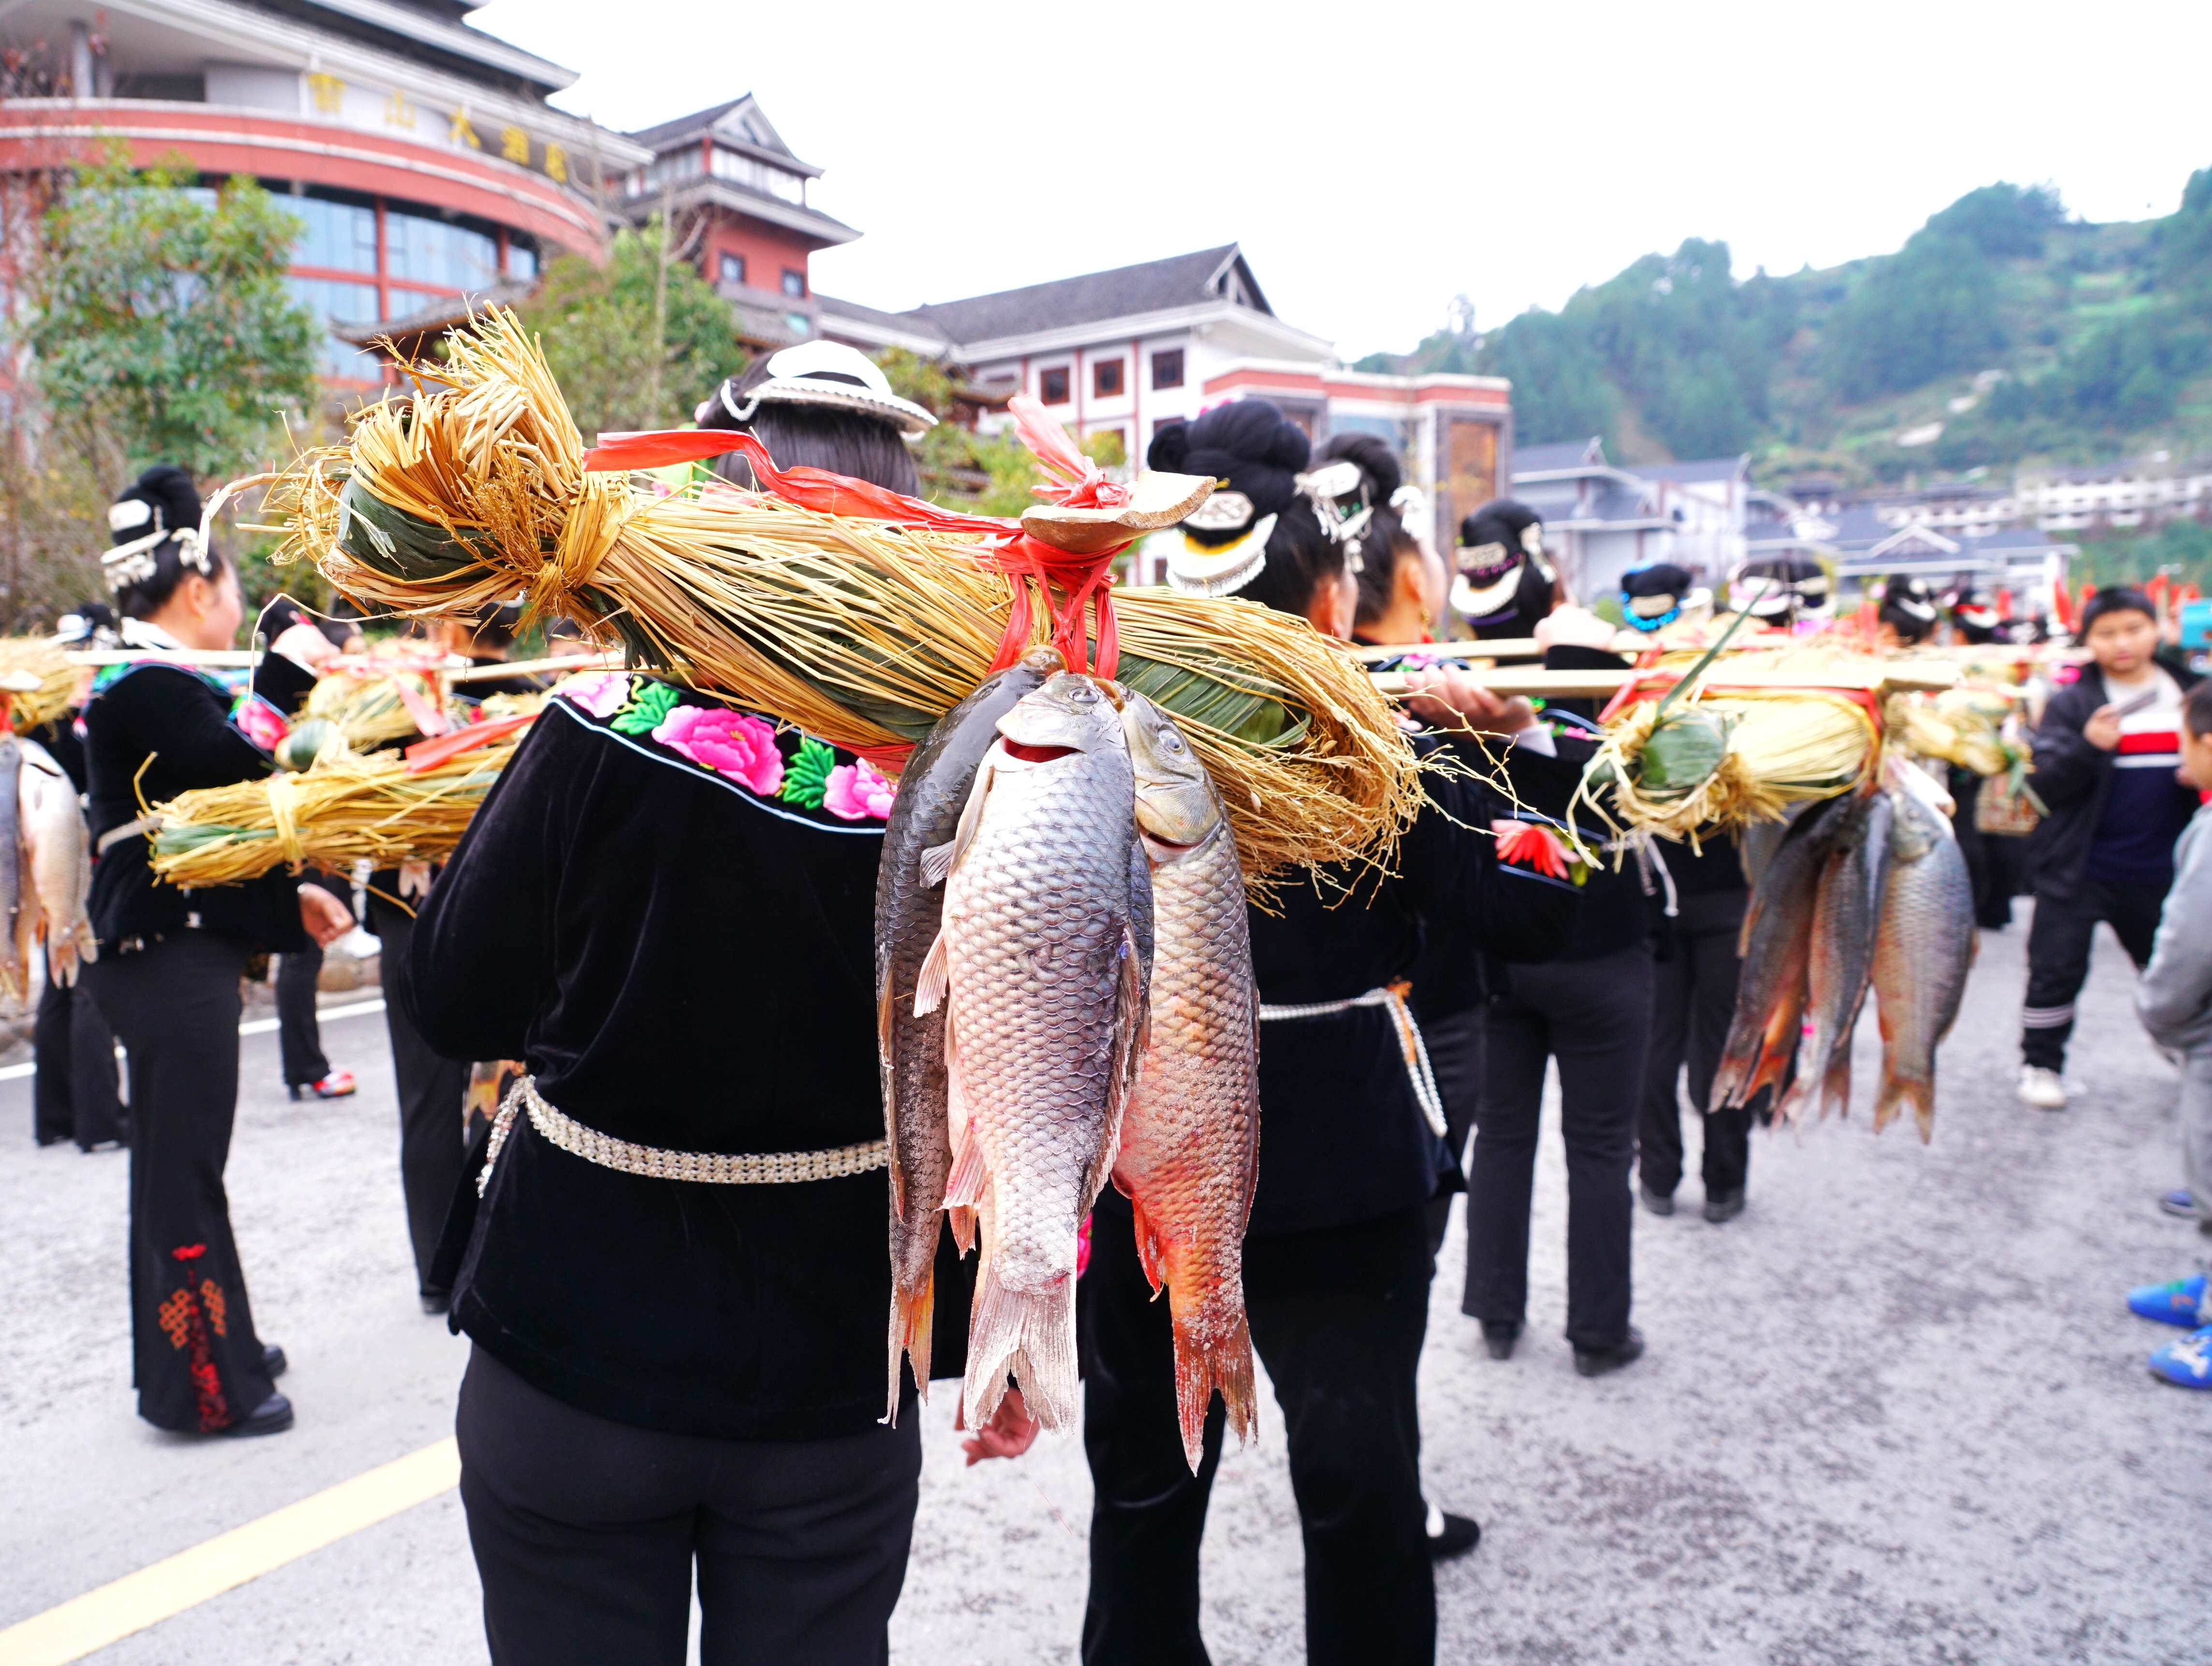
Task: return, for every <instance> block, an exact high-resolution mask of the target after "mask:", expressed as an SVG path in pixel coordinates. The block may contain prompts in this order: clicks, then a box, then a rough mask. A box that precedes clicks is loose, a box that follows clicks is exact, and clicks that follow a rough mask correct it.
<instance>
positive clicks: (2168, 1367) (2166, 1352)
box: [2150, 1324, 2212, 1389]
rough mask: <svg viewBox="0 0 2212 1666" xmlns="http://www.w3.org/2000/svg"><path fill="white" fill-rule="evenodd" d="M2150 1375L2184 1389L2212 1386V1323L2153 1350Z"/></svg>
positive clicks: (2208, 1387)
mask: <svg viewBox="0 0 2212 1666" xmlns="http://www.w3.org/2000/svg"><path fill="white" fill-rule="evenodd" d="M2150 1374H2151V1375H2152V1376H2154V1377H2156V1378H2161V1379H2162V1380H2164V1381H2166V1382H2169V1383H2172V1384H2176V1385H2178V1386H2179V1387H2181V1388H2192V1389H2212V1324H2208V1325H2206V1326H2205V1327H2204V1328H2203V1330H2192V1331H2191V1332H2190V1333H2189V1334H2188V1335H2187V1336H2181V1337H2178V1338H2176V1339H2175V1340H2174V1341H2172V1342H2160V1344H2159V1345H2158V1346H2157V1347H2156V1348H2153V1349H2151V1351H2150Z"/></svg>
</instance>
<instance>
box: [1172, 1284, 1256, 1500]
mask: <svg viewBox="0 0 2212 1666" xmlns="http://www.w3.org/2000/svg"><path fill="white" fill-rule="evenodd" d="M1209 1338H1212V1340H1211V1341H1209V1340H1208V1339H1209ZM1175 1361H1176V1421H1178V1422H1179V1423H1180V1424H1181V1425H1182V1454H1183V1457H1185V1458H1186V1459H1188V1461H1189V1463H1190V1472H1191V1474H1193V1475H1196V1474H1197V1473H1198V1464H1199V1460H1200V1457H1202V1456H1203V1455H1204V1451H1205V1446H1206V1411H1207V1409H1208V1408H1210V1407H1211V1406H1212V1404H1213V1395H1214V1391H1215V1390H1217V1389H1218V1390H1220V1393H1221V1403H1222V1405H1223V1406H1224V1408H1225V1409H1226V1410H1227V1411H1228V1413H1229V1427H1231V1429H1233V1430H1235V1431H1236V1433H1237V1444H1238V1445H1243V1444H1244V1443H1245V1442H1246V1441H1248V1440H1249V1439H1252V1437H1253V1435H1254V1433H1255V1432H1256V1431H1257V1430H1258V1428H1259V1421H1260V1420H1259V1399H1258V1396H1257V1394H1256V1392H1255V1390H1254V1388H1253V1385H1252V1332H1251V1329H1250V1327H1249V1325H1248V1324H1246V1323H1245V1318H1244V1306H1243V1303H1242V1302H1239V1303H1238V1304H1237V1311H1236V1312H1235V1313H1234V1314H1233V1315H1225V1314H1222V1313H1219V1312H1208V1311H1206V1310H1205V1309H1199V1310H1196V1311H1194V1312H1191V1313H1189V1314H1188V1316H1187V1317H1186V1315H1185V1314H1183V1313H1182V1312H1178V1313H1177V1314H1176V1319H1175Z"/></svg>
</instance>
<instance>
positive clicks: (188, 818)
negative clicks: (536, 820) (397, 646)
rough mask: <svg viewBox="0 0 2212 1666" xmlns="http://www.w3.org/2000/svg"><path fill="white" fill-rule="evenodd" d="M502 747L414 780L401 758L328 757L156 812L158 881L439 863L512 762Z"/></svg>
mask: <svg viewBox="0 0 2212 1666" xmlns="http://www.w3.org/2000/svg"><path fill="white" fill-rule="evenodd" d="M516 745H517V742H513V741H507V742H492V743H490V744H488V745H485V746H483V747H480V748H475V749H473V750H471V751H467V752H464V753H462V754H459V756H458V757H454V758H450V759H448V760H446V761H445V762H443V763H441V764H437V765H435V766H432V767H431V768H428V769H426V770H423V771H422V772H420V773H418V774H412V775H410V774H409V773H408V772H407V766H406V765H405V763H404V761H403V760H402V759H401V758H400V756H399V754H397V753H393V752H380V753H376V754H373V755H371V756H368V757H362V756H360V755H359V754H355V753H352V752H348V751H345V750H343V749H337V750H333V751H331V752H327V753H325V754H324V755H323V756H322V757H320V758H319V759H317V760H316V761H315V763H314V765H313V767H312V768H309V769H306V770H302V771H301V772H299V773H297V774H278V775H272V776H269V777H267V778H264V779H262V780H258V781H241V782H240V783H238V784H237V785H234V786H228V787H202V788H198V789H196V790H195V791H191V792H185V793H179V795H178V796H177V797H174V798H173V799H171V800H170V801H169V802H168V803H165V804H160V805H156V806H155V809H154V814H155V815H157V816H159V817H160V818H161V828H160V830H159V831H158V832H157V833H155V835H154V856H153V869H154V872H155V875H156V876H158V877H159V878H161V879H163V880H166V881H168V882H169V883H170V884H172V885H177V886H193V887H197V886H203V885H235V884H238V883H240V882H241V881H246V880H249V879H258V878H259V877H260V876H261V875H264V874H265V873H269V872H270V871H271V870H273V869H276V868H279V867H289V869H291V870H292V871H293V872H294V873H297V872H299V871H300V870H301V869H302V868H319V869H324V870H325V871H336V872H338V873H344V872H347V871H348V870H349V869H351V868H352V866H353V864H354V863H356V861H359V860H361V859H362V858H363V857H366V858H367V859H368V862H369V863H370V864H371V865H372V866H374V867H378V868H390V867H396V866H397V865H398V864H399V863H403V862H442V861H444V860H445V858H446V857H448V856H451V855H452V854H453V846H454V845H457V844H459V842H460V837H461V833H462V832H463V831H464V830H465V828H466V827H468V825H469V819H470V817H471V816H473V815H475V814H476V812H477V805H478V804H480V803H483V796H484V794H485V793H486V792H488V791H490V790H491V785H492V783H493V782H494V781H495V780H497V779H498V778H499V773H500V771H501V770H502V769H504V768H505V767H506V766H507V760H510V759H511V758H513V756H514V753H515V748H516Z"/></svg>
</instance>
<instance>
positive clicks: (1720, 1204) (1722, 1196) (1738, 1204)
mask: <svg viewBox="0 0 2212 1666" xmlns="http://www.w3.org/2000/svg"><path fill="white" fill-rule="evenodd" d="M1742 1213H1743V1188H1742V1187H1741V1186H1738V1187H1737V1188H1736V1189H1735V1190H1733V1191H1713V1192H1708V1193H1706V1194H1705V1219H1706V1220H1708V1221H1711V1222H1712V1223H1713V1225H1715V1226H1716V1227H1717V1226H1719V1225H1720V1224H1721V1222H1722V1221H1733V1220H1735V1218H1736V1216H1738V1215H1741V1214H1742Z"/></svg>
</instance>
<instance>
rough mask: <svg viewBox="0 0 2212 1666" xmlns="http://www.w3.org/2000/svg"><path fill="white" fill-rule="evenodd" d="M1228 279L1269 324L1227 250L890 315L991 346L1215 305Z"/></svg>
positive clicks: (1239, 258)
mask: <svg viewBox="0 0 2212 1666" xmlns="http://www.w3.org/2000/svg"><path fill="white" fill-rule="evenodd" d="M1232 272H1233V275H1234V276H1235V277H1236V278H1237V282H1238V284H1239V286H1240V287H1241V288H1243V292H1244V296H1245V300H1246V304H1247V305H1249V306H1252V307H1254V308H1255V310H1256V311H1259V312H1265V313H1267V314H1269V316H1271V317H1272V316H1273V308H1272V307H1270V306H1268V305H1267V297H1266V296H1264V295H1262V294H1261V293H1260V286H1259V284H1258V283H1257V282H1255V281H1254V279H1253V276H1252V273H1251V269H1250V268H1249V267H1247V266H1246V265H1245V264H1244V257H1243V255H1242V254H1241V253H1239V252H1238V251H1237V245H1235V244H1234V243H1225V244H1224V245H1221V246H1220V247H1219V248H1218V249H1200V250H1199V251H1197V252H1195V253H1194V254H1187V255H1174V256H1170V257H1169V258H1168V259H1165V260H1148V261H1146V262H1144V263H1142V264H1139V265H1135V266H1117V267H1115V269H1114V270H1111V271H1107V272H1086V273H1085V274H1084V275H1083V276H1081V277H1072V278H1060V279H1059V280H1057V281H1056V282H1051V283H1032V284H1030V285H1029V286H1028V287H1027V288H1022V289H1002V290H1000V292H999V293H998V294H991V295H973V296H970V297H969V299H967V300H951V301H935V302H932V303H930V304H929V305H927V306H917V307H915V309H914V310H913V311H912V312H901V313H898V314H896V315H895V316H896V318H898V319H899V320H901V321H902V323H904V324H905V325H906V326H907V327H908V328H914V327H915V326H917V325H924V324H926V326H927V328H930V329H933V330H937V331H939V333H940V334H942V335H943V336H945V339H946V340H948V341H951V342H957V343H963V344H964V343H967V342H988V341H998V340H1000V339H1002V338H1003V337H1006V336H1025V335H1030V334H1032V333H1034V332H1036V331H1038V330H1054V329H1060V328H1064V327H1066V326H1067V325H1070V324H1097V323H1099V322H1100V321H1102V320H1103V319H1106V318H1128V317H1131V316H1133V315H1135V314H1137V313H1142V312H1167V311H1169V310H1170V309H1172V308H1175V307H1178V306H1198V305H1200V303H1202V302H1205V301H1208V300H1219V299H1221V296H1222V294H1223V292H1224V288H1225V282H1224V281H1225V279H1226V278H1227V277H1228V276H1231V274H1232Z"/></svg>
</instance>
